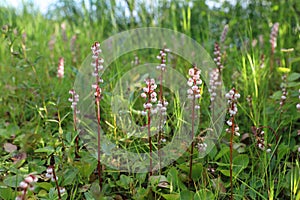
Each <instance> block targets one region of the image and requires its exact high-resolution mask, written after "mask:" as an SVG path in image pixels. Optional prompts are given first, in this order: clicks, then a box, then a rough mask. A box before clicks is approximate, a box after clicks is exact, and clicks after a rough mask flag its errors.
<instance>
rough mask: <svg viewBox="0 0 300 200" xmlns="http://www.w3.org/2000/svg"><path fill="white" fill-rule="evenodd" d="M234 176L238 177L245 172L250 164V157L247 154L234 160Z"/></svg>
mask: <svg viewBox="0 0 300 200" xmlns="http://www.w3.org/2000/svg"><path fill="white" fill-rule="evenodd" d="M232 163H233V169H232V172H233V175H234V176H237V175H238V174H239V173H240V172H241V171H242V170H244V169H245V168H246V167H247V166H248V164H249V157H248V155H246V154H241V155H238V156H236V157H234V158H233V160H232Z"/></svg>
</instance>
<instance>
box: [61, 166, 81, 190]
mask: <svg viewBox="0 0 300 200" xmlns="http://www.w3.org/2000/svg"><path fill="white" fill-rule="evenodd" d="M78 172H79V170H78V169H77V168H75V167H73V168H70V169H67V170H66V171H65V172H64V173H63V176H62V178H63V182H62V186H66V185H72V184H74V181H75V179H76V177H77V174H78Z"/></svg>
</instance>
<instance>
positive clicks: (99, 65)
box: [91, 42, 104, 189]
mask: <svg viewBox="0 0 300 200" xmlns="http://www.w3.org/2000/svg"><path fill="white" fill-rule="evenodd" d="M91 50H92V63H91V66H92V67H93V69H94V71H93V74H92V75H93V76H94V77H95V82H94V83H93V84H92V89H94V96H95V104H96V117H97V156H98V157H97V160H98V163H97V170H98V178H99V179H98V180H99V187H100V189H101V188H102V180H101V155H100V153H101V133H100V130H101V125H100V122H101V114H100V100H101V97H102V88H101V87H100V84H101V83H103V80H102V78H101V76H100V71H102V70H103V63H104V59H103V58H102V57H101V56H100V54H101V52H102V51H101V49H100V43H99V42H95V43H94V44H93V45H92V47H91Z"/></svg>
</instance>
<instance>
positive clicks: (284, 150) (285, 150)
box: [277, 144, 290, 163]
mask: <svg viewBox="0 0 300 200" xmlns="http://www.w3.org/2000/svg"><path fill="white" fill-rule="evenodd" d="M289 151H290V149H289V146H287V145H285V144H280V145H279V147H278V158H277V163H279V162H280V160H281V159H282V158H283V157H284V156H285V155H286V154H287V153H288V152H289Z"/></svg>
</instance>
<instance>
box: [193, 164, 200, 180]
mask: <svg viewBox="0 0 300 200" xmlns="http://www.w3.org/2000/svg"><path fill="white" fill-rule="evenodd" d="M202 171H203V166H202V163H196V164H194V165H193V167H192V179H193V180H195V181H196V180H199V179H200V178H201V177H202Z"/></svg>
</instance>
